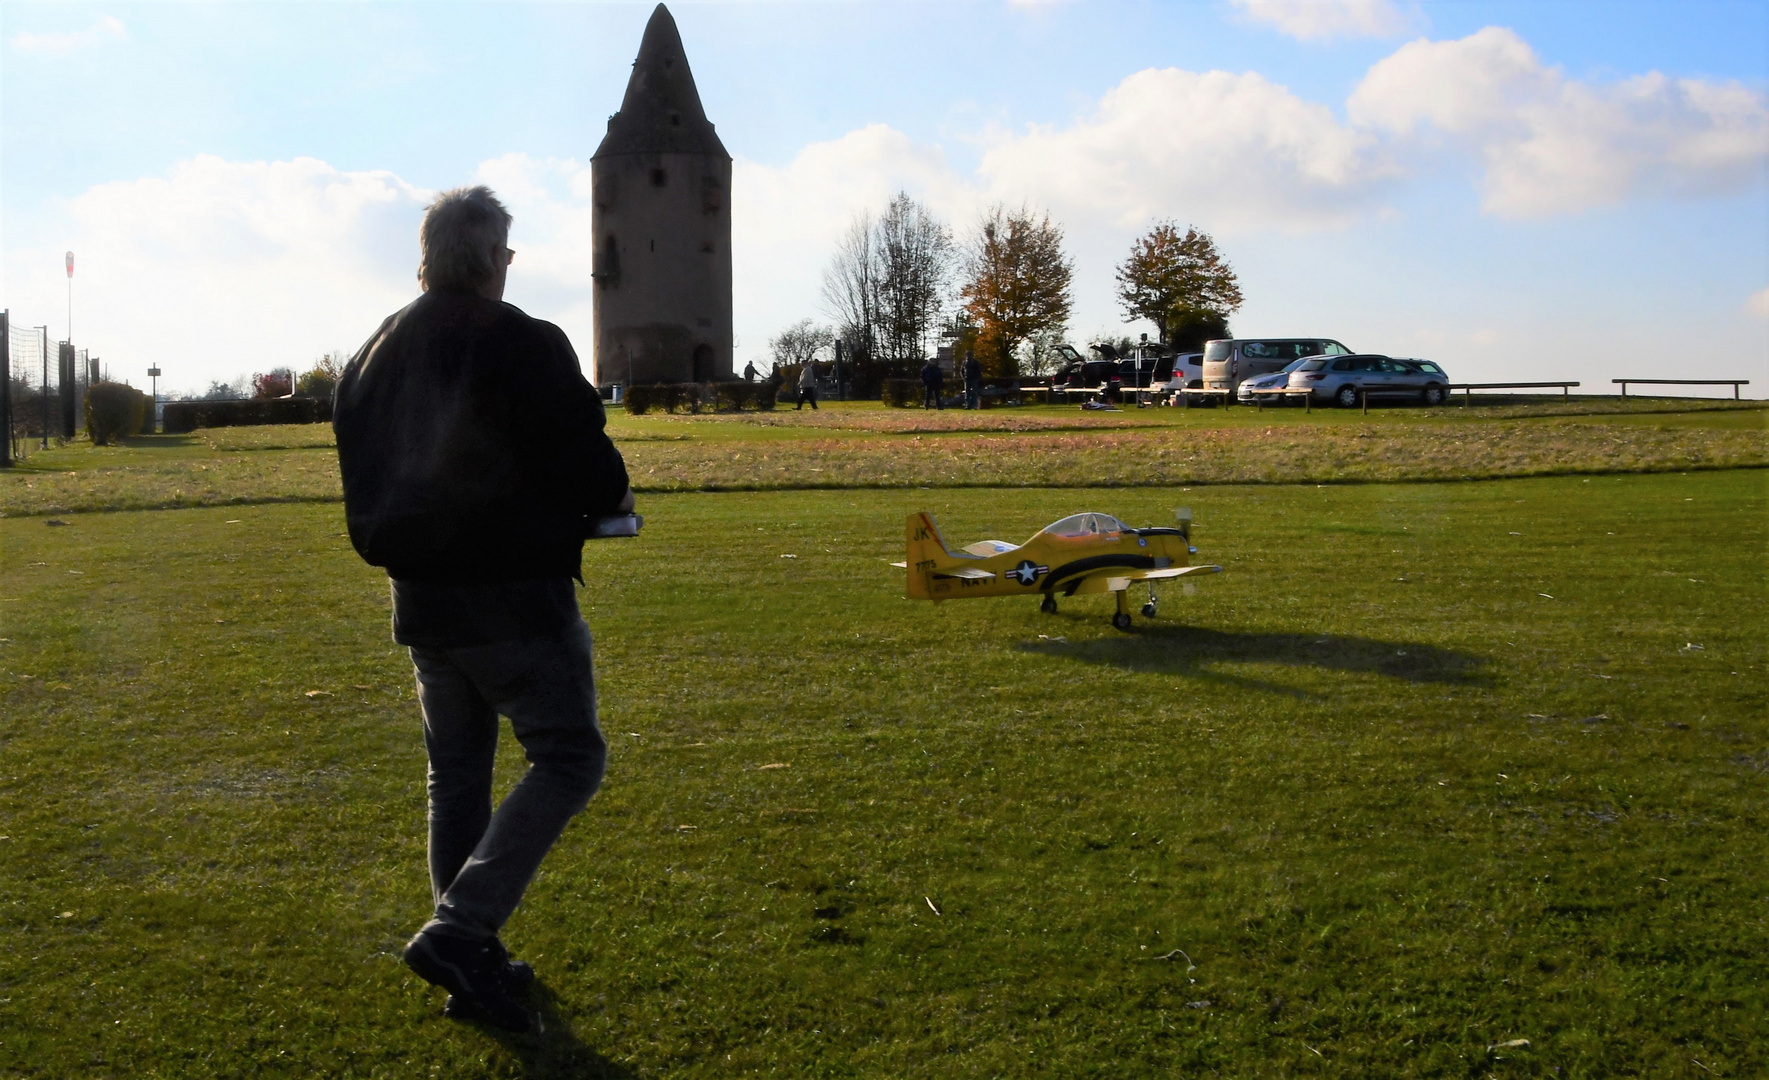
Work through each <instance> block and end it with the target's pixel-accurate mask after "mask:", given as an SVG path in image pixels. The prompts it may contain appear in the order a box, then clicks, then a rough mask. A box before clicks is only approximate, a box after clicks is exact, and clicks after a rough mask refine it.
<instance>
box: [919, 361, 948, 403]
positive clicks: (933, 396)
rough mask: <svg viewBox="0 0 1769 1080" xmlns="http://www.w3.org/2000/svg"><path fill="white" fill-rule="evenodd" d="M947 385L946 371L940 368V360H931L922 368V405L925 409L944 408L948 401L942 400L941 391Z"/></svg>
mask: <svg viewBox="0 0 1769 1080" xmlns="http://www.w3.org/2000/svg"><path fill="white" fill-rule="evenodd" d="M945 385H946V373H945V372H943V371H941V370H940V362H939V361H938V360H929V361H928V362H927V366H926V367H924V368H922V369H921V407H922V408H924V409H944V408H945V407H946V403H945V402H944V401H942V400H940V391H941V390H942V389H943V388H944V387H945Z"/></svg>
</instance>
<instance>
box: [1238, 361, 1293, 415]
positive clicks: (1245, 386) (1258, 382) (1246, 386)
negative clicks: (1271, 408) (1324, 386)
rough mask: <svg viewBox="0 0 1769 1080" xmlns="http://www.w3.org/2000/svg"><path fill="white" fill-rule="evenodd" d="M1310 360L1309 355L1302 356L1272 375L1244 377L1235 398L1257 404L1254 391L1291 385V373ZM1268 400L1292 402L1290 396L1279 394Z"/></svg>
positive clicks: (1244, 402)
mask: <svg viewBox="0 0 1769 1080" xmlns="http://www.w3.org/2000/svg"><path fill="white" fill-rule="evenodd" d="M1308 361H1309V358H1308V357H1302V358H1301V359H1297V360H1292V361H1290V362H1289V363H1288V364H1285V365H1284V366H1283V368H1282V369H1281V370H1278V371H1274V372H1272V373H1271V374H1270V375H1256V376H1254V377H1253V378H1251V379H1242V380H1241V385H1239V386H1237V387H1235V400H1236V401H1239V402H1240V403H1241V404H1243V405H1253V404H1257V403H1258V399H1257V398H1255V397H1254V396H1253V391H1255V390H1278V389H1282V388H1284V387H1287V386H1289V385H1290V373H1291V372H1293V371H1295V370H1296V369H1297V368H1299V367H1301V366H1302V365H1303V364H1306V363H1308ZM1268 400H1270V401H1272V402H1275V403H1277V404H1280V405H1285V404H1288V403H1289V402H1290V399H1289V398H1288V397H1286V396H1283V395H1279V394H1273V395H1271V396H1270V398H1269V399H1268Z"/></svg>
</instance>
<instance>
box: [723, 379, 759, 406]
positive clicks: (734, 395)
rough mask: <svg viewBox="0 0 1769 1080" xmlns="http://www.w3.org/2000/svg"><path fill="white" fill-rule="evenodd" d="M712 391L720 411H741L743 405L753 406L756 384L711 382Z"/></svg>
mask: <svg viewBox="0 0 1769 1080" xmlns="http://www.w3.org/2000/svg"><path fill="white" fill-rule="evenodd" d="M713 393H714V394H715V395H717V398H718V403H719V406H718V407H719V410H720V411H721V412H742V411H743V409H744V408H745V407H749V408H754V407H755V402H756V384H755V383H752V382H721V383H714V384H713Z"/></svg>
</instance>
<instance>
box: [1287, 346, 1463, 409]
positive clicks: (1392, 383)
mask: <svg viewBox="0 0 1769 1080" xmlns="http://www.w3.org/2000/svg"><path fill="white" fill-rule="evenodd" d="M1449 383H1450V377H1449V376H1448V375H1446V374H1445V373H1444V370H1443V369H1442V368H1440V367H1438V366H1437V365H1436V364H1435V363H1433V362H1431V361H1430V360H1396V359H1394V358H1392V357H1387V356H1379V355H1376V354H1373V353H1364V354H1360V355H1357V356H1338V357H1331V356H1314V357H1310V358H1308V359H1307V360H1304V361H1303V362H1302V364H1301V365H1300V366H1298V367H1297V368H1296V370H1295V371H1292V372H1291V373H1290V377H1289V384H1288V385H1289V386H1290V388H1291V389H1293V390H1308V391H1309V392H1310V394H1311V395H1312V397H1313V398H1314V400H1316V401H1332V402H1337V403H1338V404H1340V405H1342V406H1344V407H1346V408H1348V409H1350V408H1356V407H1357V405H1358V404H1359V402H1360V401H1361V400H1362V398H1363V397H1364V396H1365V395H1368V396H1369V397H1371V398H1389V399H1393V398H1412V399H1415V400H1418V401H1423V402H1424V403H1425V404H1427V405H1441V404H1443V403H1444V401H1445V400H1446V399H1447V398H1448V397H1449Z"/></svg>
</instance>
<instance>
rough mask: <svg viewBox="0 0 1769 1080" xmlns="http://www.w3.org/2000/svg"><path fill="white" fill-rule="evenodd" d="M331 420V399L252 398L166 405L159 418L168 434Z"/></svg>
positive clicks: (176, 402)
mask: <svg viewBox="0 0 1769 1080" xmlns="http://www.w3.org/2000/svg"><path fill="white" fill-rule="evenodd" d="M331 419H332V399H331V398H298V397H280V398H253V399H252V400H250V401H169V402H167V403H166V406H165V409H164V411H163V412H161V414H160V427H161V429H162V430H164V431H165V432H167V433H168V434H181V433H183V432H186V431H195V430H196V429H197V428H217V427H250V426H252V425H254V424H323V423H327V422H329V421H330V420H331Z"/></svg>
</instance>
